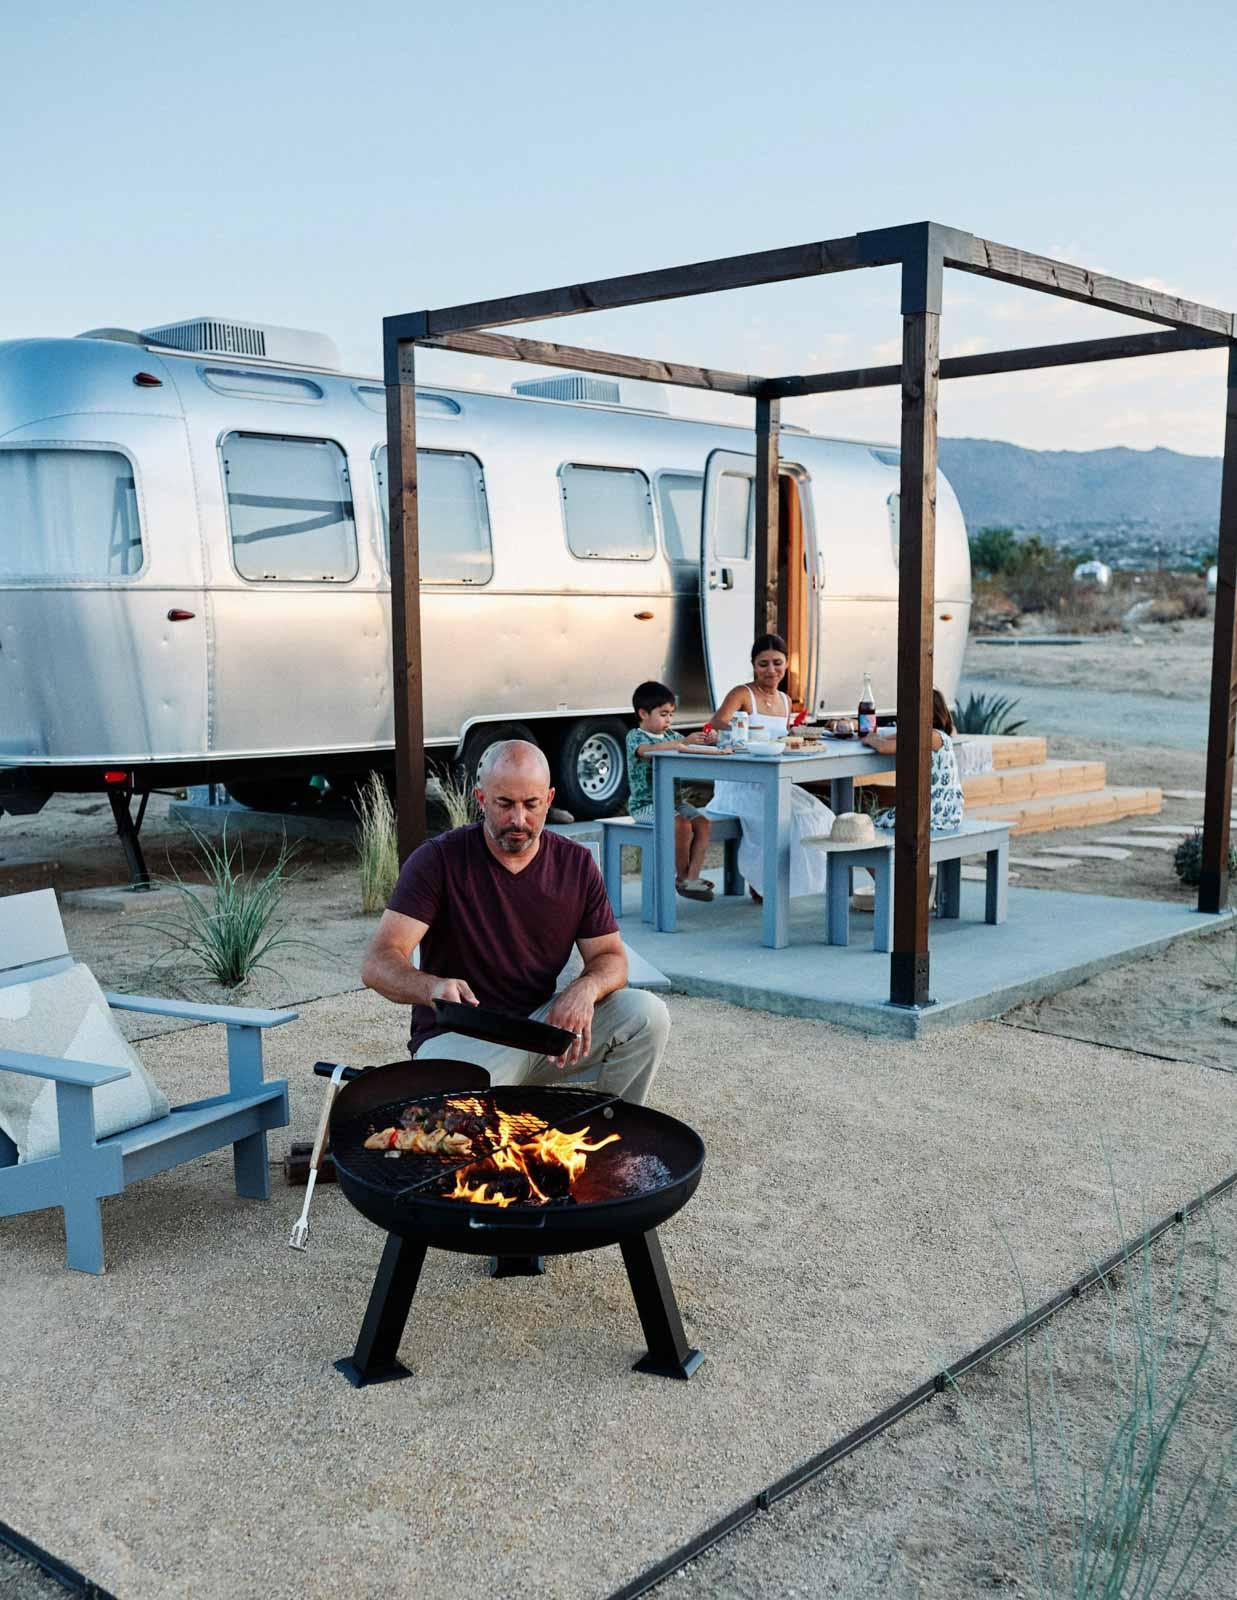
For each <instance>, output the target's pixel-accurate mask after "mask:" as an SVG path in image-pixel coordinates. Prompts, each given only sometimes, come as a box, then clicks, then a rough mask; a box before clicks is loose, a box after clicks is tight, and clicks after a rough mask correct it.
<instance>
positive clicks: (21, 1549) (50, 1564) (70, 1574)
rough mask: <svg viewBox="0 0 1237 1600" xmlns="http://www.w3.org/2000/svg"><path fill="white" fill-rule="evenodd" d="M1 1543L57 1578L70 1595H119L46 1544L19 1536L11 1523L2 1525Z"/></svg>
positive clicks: (88, 1598) (107, 1599)
mask: <svg viewBox="0 0 1237 1600" xmlns="http://www.w3.org/2000/svg"><path fill="white" fill-rule="evenodd" d="M0 1544H3V1545H6V1546H7V1547H8V1548H9V1549H10V1550H12V1551H13V1553H14V1554H15V1555H19V1556H22V1557H24V1559H25V1560H27V1561H29V1562H31V1563H33V1565H34V1566H36V1567H38V1568H39V1570H40V1571H41V1572H44V1573H45V1574H46V1575H47V1576H48V1577H49V1578H53V1579H55V1581H56V1582H57V1583H58V1584H60V1585H61V1587H62V1588H64V1589H65V1590H67V1591H68V1593H69V1594H73V1595H78V1596H80V1597H81V1600H116V1596H115V1595H114V1594H112V1592H111V1591H110V1590H109V1589H103V1588H100V1586H99V1585H98V1584H97V1583H96V1582H95V1581H94V1579H93V1578H87V1577H85V1576H84V1575H83V1574H82V1573H80V1572H79V1571H78V1570H77V1568H76V1567H71V1566H70V1565H69V1564H68V1562H67V1561H61V1560H60V1558H59V1557H58V1556H54V1555H52V1554H51V1552H50V1551H48V1550H44V1549H43V1547H42V1545H37V1544H35V1542H34V1540H33V1539H27V1538H26V1537H25V1535H24V1534H20V1533H18V1531H17V1529H16V1528H10V1527H9V1525H8V1523H7V1522H0Z"/></svg>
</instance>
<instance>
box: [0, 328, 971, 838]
mask: <svg viewBox="0 0 1237 1600" xmlns="http://www.w3.org/2000/svg"><path fill="white" fill-rule="evenodd" d="M517 389H519V390H522V391H524V392H521V393H511V394H498V393H477V392H472V391H467V390H461V389H449V388H443V389H428V388H427V389H424V390H421V391H420V392H419V394H418V400H417V436H418V455H419V463H420V493H421V524H422V576H423V595H422V614H423V622H424V632H423V651H424V683H425V720H426V739H427V744H428V745H429V746H430V747H432V748H433V749H434V750H437V751H439V752H441V753H442V754H443V756H447V755H450V754H452V753H454V754H455V755H456V756H458V757H460V758H461V759H464V760H467V761H469V762H472V761H474V760H475V759H476V758H477V757H478V756H479V754H480V752H481V750H482V749H483V748H484V747H485V745H486V744H488V743H490V742H491V741H492V740H493V739H495V738H498V737H506V736H508V735H510V734H511V733H512V732H513V731H519V732H522V733H524V734H526V735H527V736H529V737H532V738H535V739H536V740H537V741H538V742H539V743H540V744H541V745H542V746H543V747H544V748H545V750H546V752H547V754H548V755H549V757H550V759H551V762H552V764H553V765H554V768H555V773H556V778H557V783H558V789H559V795H560V803H561V804H563V805H565V806H567V807H568V808H569V809H570V810H572V811H573V812H575V813H576V814H577V815H579V816H582V817H588V816H597V815H604V814H606V813H608V812H612V811H613V810H614V809H615V808H616V806H617V805H618V804H619V803H620V802H621V799H622V796H623V791H624V786H625V779H624V774H623V765H622V739H623V734H624V731H625V728H626V726H627V724H628V721H629V720H630V711H631V706H630V694H631V690H632V688H633V686H634V685H635V684H636V683H638V682H639V681H640V680H642V679H644V678H649V677H655V678H660V679H663V680H664V681H666V682H668V683H670V684H671V685H673V686H674V687H675V688H676V689H677V691H678V693H679V696H680V702H681V706H682V714H681V721H682V722H683V723H684V724H687V725H691V724H692V723H693V722H695V723H699V722H701V721H702V720H703V719H704V718H705V717H706V716H707V714H708V710H709V706H710V704H711V703H712V702H715V701H716V700H717V699H718V698H720V696H721V695H722V693H724V691H725V690H726V688H728V687H729V686H730V685H731V684H732V683H735V682H737V681H739V680H740V679H742V678H743V677H745V676H746V675H747V670H748V669H747V649H748V645H749V643H750V630H751V617H752V612H753V594H754V572H753V561H752V556H753V537H752V523H753V517H752V502H753V498H754V496H753V489H752V476H753V472H754V468H755V458H754V454H753V446H754V441H753V436H752V434H751V433H750V432H748V431H747V430H745V429H743V428H738V427H729V426H725V425H721V424H714V423H707V422H699V421H692V420H688V419H685V418H678V417H674V416H671V415H669V414H667V413H664V412H658V411H655V410H651V409H648V408H647V405H646V408H643V409H642V408H640V407H639V406H637V405H633V404H624V403H623V400H624V398H625V397H624V395H623V394H622V393H621V392H620V389H619V386H618V385H617V384H615V383H612V382H609V381H603V380H599V379H595V378H581V377H566V378H564V377H557V378H550V379H546V380H544V381H541V382H538V383H534V384H531V385H529V384H522V385H518V386H517ZM530 390H531V392H529V391H530ZM385 431H386V430H385V407H384V395H383V390H382V386H381V383H380V381H379V380H376V379H373V378H365V377H360V376H356V375H352V374H348V373H344V372H342V371H341V370H340V369H339V361H338V358H337V356H336V354H335V349H334V346H333V344H332V342H331V341H330V340H329V339H326V338H324V337H323V336H321V335H317V334H308V333H299V332H296V331H294V330H288V329H279V328H271V327H262V326H258V325H254V324H245V323H236V322H227V321H223V320H221V319H209V318H203V319H197V320H194V321H191V322H187V323H181V324H173V325H171V326H167V327H161V328H156V329H149V330H147V331H146V332H145V333H141V334H136V333H130V332H126V331H124V330H113V329H103V330H98V331H96V332H94V333H90V334H85V335H82V336H81V337H79V338H76V339H30V340H17V341H12V342H9V343H3V344H0V810H3V809H6V808H7V809H9V810H11V811H23V810H25V811H29V810H34V809H37V808H38V806H39V805H40V804H42V802H43V800H44V799H45V798H46V797H47V795H48V794H50V793H52V792H54V791H56V790H87V789H102V788H104V787H105V786H106V784H107V783H108V782H111V783H116V782H119V781H122V780H123V782H124V783H125V784H127V785H128V786H129V787H130V788H131V789H133V790H135V791H137V792H138V793H139V794H140V793H142V792H143V791H145V790H149V789H152V788H155V787H158V786H161V785H167V784H172V783H189V782H207V781H221V782H226V783H227V784H228V786H229V787H230V788H231V789H232V791H233V793H234V794H235V795H236V796H237V797H238V798H239V799H241V800H245V801H248V802H250V803H260V804H266V805H270V804H273V803H276V804H277V803H278V802H279V801H280V799H281V798H283V799H287V798H288V797H290V796H293V795H295V794H296V793H297V792H299V790H300V789H301V787H302V786H303V785H304V784H305V783H306V782H307V779H308V777H309V776H310V775H312V774H315V773H322V774H326V775H327V776H328V777H329V778H331V779H332V781H333V782H336V783H343V782H346V781H347V780H348V779H349V778H351V777H355V776H357V775H359V774H362V773H364V772H366V771H368V770H370V769H372V768H374V767H383V766H390V764H391V760H392V747H393V732H392V710H391V667H390V605H389V578H388V562H387V545H388V540H387V527H386V483H385V471H386V443H385ZM782 449H783V456H784V460H783V466H782V487H783V494H782V497H781V498H782V512H781V552H780V553H781V568H782V578H783V583H782V600H783V614H784V616H785V618H786V629H787V633H788V639H789V646H790V656H791V665H790V688H791V691H792V693H793V694H794V695H795V696H796V698H798V699H799V700H801V701H802V702H803V703H804V704H805V705H806V706H808V707H809V708H810V709H812V710H813V711H815V712H816V713H818V714H819V713H828V712H838V711H845V710H849V709H851V708H852V707H853V706H854V704H855V702H856V700H857V698H858V695H859V691H860V686H861V684H862V682H863V674H864V672H865V671H866V672H869V673H870V674H871V676H872V680H873V683H874V684H875V685H876V688H877V693H878V697H879V700H880V703H881V707H882V709H887V710H892V709H893V705H894V693H895V669H896V639H897V629H896V609H897V582H898V455H897V451H896V449H891V448H887V447H884V446H869V445H866V444H861V443H846V442H842V441H839V440H834V439H824V438H817V437H814V436H811V435H809V434H807V433H804V432H800V431H796V430H790V429H788V430H787V431H786V432H785V434H784V435H783V440H782ZM937 506H938V523H937V530H938V531H937V568H936V593H937V608H936V609H937V619H936V639H935V644H936V672H937V682H938V684H939V685H940V687H941V688H942V689H943V690H944V691H945V693H946V694H947V695H948V696H950V697H951V698H952V696H953V693H954V691H955V689H956V687H957V682H958V677H959V673H960V671H961V667H962V654H963V648H964V646H965V642H966V635H967V622H968V616H969V612H970V593H971V586H970V564H969V560H968V553H967V541H966V532H965V527H964V524H963V520H962V515H961V512H960V510H959V507H958V502H957V500H956V498H955V496H954V494H953V491H952V490H951V489H950V488H949V485H948V484H947V483H946V482H945V480H944V479H941V480H940V481H939V485H938V498H937ZM702 533H703V536H702ZM702 621H703V626H702ZM108 775H110V777H109V776H108Z"/></svg>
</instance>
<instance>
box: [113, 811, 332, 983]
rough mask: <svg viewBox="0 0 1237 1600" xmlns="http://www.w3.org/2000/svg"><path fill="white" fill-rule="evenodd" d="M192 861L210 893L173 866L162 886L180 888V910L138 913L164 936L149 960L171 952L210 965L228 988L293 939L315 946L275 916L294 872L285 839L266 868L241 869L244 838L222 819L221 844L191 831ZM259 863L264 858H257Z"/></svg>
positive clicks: (210, 970)
mask: <svg viewBox="0 0 1237 1600" xmlns="http://www.w3.org/2000/svg"><path fill="white" fill-rule="evenodd" d="M193 838H194V842H195V844H196V845H197V849H196V851H195V852H194V856H193V859H194V862H195V864H196V865H197V867H198V868H199V870H200V871H201V873H202V875H203V877H204V878H205V879H206V885H207V888H208V890H209V895H208V896H206V897H203V896H202V894H201V893H200V892H199V889H198V886H196V885H194V884H190V883H186V882H185V880H184V879H183V878H182V877H181V876H180V874H179V873H178V872H176V870H175V868H173V870H172V876H171V877H170V878H169V879H167V880H165V882H164V885H163V886H164V887H165V888H170V889H175V890H176V891H177V892H178V893H179V894H180V896H181V903H180V906H179V908H178V909H177V910H175V911H169V912H167V913H165V914H164V915H161V916H154V917H148V918H145V919H143V924H142V925H143V926H145V927H148V928H151V929H152V930H153V931H155V932H156V933H158V934H160V935H161V936H162V937H163V938H164V939H165V940H166V941H167V945H168V948H167V949H166V950H164V951H163V952H162V954H160V955H159V956H157V957H156V958H155V961H154V963H153V964H154V965H155V966H157V965H158V964H159V962H160V961H167V960H170V959H172V958H173V957H176V956H182V957H184V958H185V959H186V960H187V961H188V962H189V963H190V964H191V965H193V966H196V967H199V968H201V969H202V970H204V971H205V972H207V973H208V974H209V975H210V976H211V977H212V978H213V979H214V980H215V982H216V983H218V984H220V985H222V987H223V988H225V989H235V988H238V987H239V986H240V985H241V984H242V983H244V982H245V980H246V978H248V977H249V976H250V975H251V974H252V973H254V972H257V971H259V970H262V969H264V968H265V969H268V970H270V969H269V963H268V962H267V961H266V959H265V958H266V957H267V956H269V955H271V954H272V953H273V952H274V951H276V950H279V949H282V948H284V947H285V946H291V945H302V946H305V947H307V948H309V949H313V948H314V946H313V945H312V944H311V943H310V941H309V940H307V939H297V938H292V937H288V936H287V935H285V934H284V933H283V931H282V930H283V928H284V926H285V924H283V923H279V922H276V921H275V916H276V913H277V911H278V910H279V903H280V901H281V900H282V898H283V894H284V890H285V889H286V888H287V886H288V884H289V883H290V882H291V881H292V879H293V878H294V877H295V876H296V874H295V872H293V871H291V870H289V868H290V863H291V861H292V857H293V855H294V854H295V849H296V847H295V846H294V845H292V846H290V845H289V844H288V841H287V840H286V839H285V840H284V842H283V844H282V845H281V846H280V849H279V854H278V855H277V856H276V858H275V860H274V861H273V862H272V863H271V865H270V866H269V867H267V868H266V870H265V871H258V870H257V868H255V870H254V871H252V872H247V871H246V870H245V850H244V846H243V845H242V844H241V843H240V842H239V841H237V842H236V843H232V842H231V841H230V840H229V839H228V830H227V826H226V824H225V825H224V830H223V834H222V836H221V838H220V841H219V843H218V844H213V843H212V842H211V841H210V840H209V839H205V838H203V837H202V835H201V834H199V833H194V835H193ZM258 866H259V867H260V866H261V858H259V862H258Z"/></svg>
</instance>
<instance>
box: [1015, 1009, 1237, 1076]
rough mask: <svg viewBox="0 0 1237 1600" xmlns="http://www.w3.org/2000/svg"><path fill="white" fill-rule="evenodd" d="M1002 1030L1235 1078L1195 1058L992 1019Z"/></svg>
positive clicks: (1213, 1064) (1219, 1067)
mask: <svg viewBox="0 0 1237 1600" xmlns="http://www.w3.org/2000/svg"><path fill="white" fill-rule="evenodd" d="M992 1020H993V1021H994V1022H995V1023H996V1025H997V1026H998V1027H1000V1028H1012V1029H1013V1030H1014V1032H1015V1033H1037V1034H1039V1035H1040V1037H1041V1038H1044V1039H1072V1040H1073V1041H1074V1043H1075V1044H1089V1045H1092V1046H1093V1047H1094V1048H1095V1049H1096V1050H1119V1051H1120V1052H1121V1054H1122V1055H1126V1056H1143V1057H1144V1058H1145V1059H1146V1060H1148V1061H1171V1062H1174V1063H1175V1064H1176V1065H1177V1066H1180V1067H1203V1068H1204V1069H1205V1070H1206V1071H1208V1072H1222V1073H1224V1074H1225V1076H1226V1077H1229V1078H1231V1077H1232V1076H1233V1073H1232V1069H1231V1068H1230V1067H1221V1066H1217V1065H1216V1063H1215V1062H1214V1061H1196V1060H1195V1059H1194V1057H1193V1056H1169V1055H1164V1054H1162V1053H1161V1052H1160V1051H1159V1050H1140V1049H1138V1047H1137V1046H1136V1045H1132V1044H1113V1043H1112V1042H1111V1041H1110V1040H1108V1039H1085V1038H1084V1037H1083V1036H1082V1034H1080V1033H1060V1032H1058V1030H1057V1029H1056V1028H1033V1027H1031V1025H1030V1024H1029V1023H1026V1022H1009V1021H1007V1019H1006V1018H1005V1017H994V1018H993V1019H992Z"/></svg>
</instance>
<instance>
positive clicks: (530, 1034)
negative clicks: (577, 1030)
mask: <svg viewBox="0 0 1237 1600" xmlns="http://www.w3.org/2000/svg"><path fill="white" fill-rule="evenodd" d="M434 1011H435V1012H436V1013H437V1017H438V1020H439V1022H443V1023H446V1024H448V1025H449V1026H450V1028H451V1031H452V1033H463V1034H466V1035H467V1036H468V1037H469V1038H470V1039H484V1040H485V1041H486V1042H487V1043H488V1044H505V1045H511V1046H512V1047H513V1048H514V1049H516V1050H527V1051H528V1052H529V1054H530V1055H535V1056H561V1055H563V1054H564V1053H565V1052H566V1051H568V1050H570V1048H571V1046H572V1045H573V1044H574V1043H575V1041H576V1036H575V1034H574V1033H571V1032H570V1031H569V1030H568V1029H566V1028H555V1027H552V1026H551V1025H550V1023H548V1022H531V1021H530V1020H529V1019H528V1018H527V1017H511V1016H508V1015H507V1013H506V1012H505V1011H492V1010H490V1008H489V1007H488V1006H467V1005H462V1004H461V1003H459V1002H458V1001H455V1000H435V1001H434ZM433 1042H434V1041H433V1040H431V1041H430V1043H431V1044H433Z"/></svg>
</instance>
